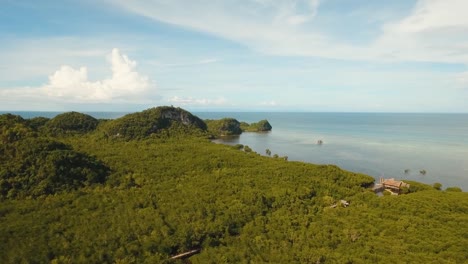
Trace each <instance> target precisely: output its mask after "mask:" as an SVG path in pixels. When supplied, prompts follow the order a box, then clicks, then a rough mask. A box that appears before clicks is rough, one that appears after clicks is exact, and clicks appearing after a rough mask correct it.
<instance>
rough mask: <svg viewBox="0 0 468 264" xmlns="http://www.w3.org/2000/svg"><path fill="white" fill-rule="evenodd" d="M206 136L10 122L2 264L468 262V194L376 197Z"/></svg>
mask: <svg viewBox="0 0 468 264" xmlns="http://www.w3.org/2000/svg"><path fill="white" fill-rule="evenodd" d="M165 109H166V110H167V109H168V110H169V112H170V113H171V114H164V113H165ZM71 120H73V121H71ZM70 121H71V122H70ZM259 123H260V122H259ZM204 124H205V123H204V122H203V121H202V120H200V119H198V118H197V117H195V116H193V115H192V114H190V113H189V112H187V111H185V110H183V109H178V108H172V107H167V108H153V109H148V110H145V111H143V112H140V113H135V114H130V115H128V116H124V117H122V118H120V119H116V120H95V119H94V118H92V117H89V116H86V115H83V114H80V113H76V112H71V113H66V114H64V115H62V116H57V117H56V118H53V119H45V118H35V119H23V118H21V117H19V116H14V115H8V114H7V115H1V116H0V133H1V134H0V135H1V145H0V263H184V261H185V260H172V259H171V257H172V256H175V255H177V254H179V253H183V252H187V251H190V250H200V253H199V254H196V255H194V256H191V257H190V259H189V261H190V262H192V263H384V262H386V263H466V259H468V251H467V250H466V248H468V225H467V224H466V223H468V194H467V193H465V192H458V189H457V188H449V189H447V190H445V191H441V190H436V189H434V188H433V187H431V186H428V185H424V184H420V183H415V182H414V183H413V182H412V183H411V187H412V188H411V190H410V193H409V194H406V195H400V196H383V197H377V196H376V195H375V194H374V193H373V192H372V191H371V190H369V188H368V187H369V186H370V185H371V184H372V182H373V178H372V177H370V176H366V175H362V174H357V173H351V172H347V171H343V170H341V169H340V168H338V167H336V166H333V165H314V164H306V163H301V162H290V161H286V160H284V159H278V158H272V157H266V156H261V155H259V154H257V153H255V152H251V151H246V150H247V149H250V148H247V146H245V147H244V148H240V149H239V148H235V147H231V146H226V145H218V144H213V143H211V142H210V141H209V139H208V138H209V137H210V132H209V128H208V127H207V126H206V124H205V125H204ZM262 126H265V124H264V123H262ZM274 151H277V152H281V150H274ZM454 191H455V192H454ZM340 200H346V201H348V202H349V206H348V207H342V206H341V203H340ZM333 205H338V206H336V207H335V206H333Z"/></svg>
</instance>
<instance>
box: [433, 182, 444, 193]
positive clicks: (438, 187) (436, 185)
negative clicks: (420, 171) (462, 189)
mask: <svg viewBox="0 0 468 264" xmlns="http://www.w3.org/2000/svg"><path fill="white" fill-rule="evenodd" d="M432 187H434V189H436V190H438V191H440V190H442V184H441V183H438V182H436V183H434V185H432Z"/></svg>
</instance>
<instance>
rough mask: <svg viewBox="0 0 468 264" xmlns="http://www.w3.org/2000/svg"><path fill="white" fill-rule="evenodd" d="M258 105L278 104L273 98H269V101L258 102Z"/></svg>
mask: <svg viewBox="0 0 468 264" xmlns="http://www.w3.org/2000/svg"><path fill="white" fill-rule="evenodd" d="M260 105H262V106H277V105H278V104H277V103H276V101H275V100H271V101H264V102H260Z"/></svg>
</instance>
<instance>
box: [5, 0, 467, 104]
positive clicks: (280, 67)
mask: <svg viewBox="0 0 468 264" xmlns="http://www.w3.org/2000/svg"><path fill="white" fill-rule="evenodd" d="M466 10H468V1H466V0H393V1H374V0H216V1H212V0H153V1H151V0H147V1H143V0H134V1H127V0H61V1H58V0H55V1H52V0H41V1H36V0H21V1H18V0H0V111H72V110H73V111H118V112H129V111H141V110H144V109H147V108H150V107H155V106H161V105H174V106H178V107H182V108H185V109H188V110H191V111H311V112H444V113H445V112H447V113H453V112H456V113H467V112H468V16H467V15H466Z"/></svg>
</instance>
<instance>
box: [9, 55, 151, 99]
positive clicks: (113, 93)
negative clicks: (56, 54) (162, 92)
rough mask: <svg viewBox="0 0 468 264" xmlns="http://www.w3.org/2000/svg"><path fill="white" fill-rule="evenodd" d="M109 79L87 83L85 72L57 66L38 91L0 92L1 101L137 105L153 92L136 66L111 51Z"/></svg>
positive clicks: (34, 88)
mask: <svg viewBox="0 0 468 264" xmlns="http://www.w3.org/2000/svg"><path fill="white" fill-rule="evenodd" d="M108 60H109V63H110V65H111V72H112V76H111V77H109V78H106V79H103V80H100V81H90V80H89V79H88V69H87V68H86V67H80V68H79V69H74V68H73V67H71V66H68V65H64V66H61V67H60V69H59V70H57V71H56V72H55V73H53V74H52V75H50V76H49V82H48V83H47V84H45V85H42V86H40V87H23V88H15V89H6V90H3V91H1V92H0V93H1V95H2V98H3V99H6V100H8V101H10V102H11V101H15V100H18V101H21V100H24V99H25V98H36V99H38V98H40V99H39V100H41V101H44V100H45V101H54V102H57V101H60V102H63V103H67V102H70V103H100V102H103V103H105V102H110V101H114V100H116V101H120V102H125V101H128V102H138V101H142V100H144V96H145V94H146V93H147V92H149V89H150V88H153V87H154V86H153V84H152V82H150V80H149V79H148V77H146V76H144V75H141V74H140V73H138V72H137V71H136V70H135V68H136V62H135V61H132V60H130V59H129V58H128V57H127V56H126V55H124V54H121V53H120V51H119V50H118V49H113V50H112V52H111V54H110V55H109V56H108Z"/></svg>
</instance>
